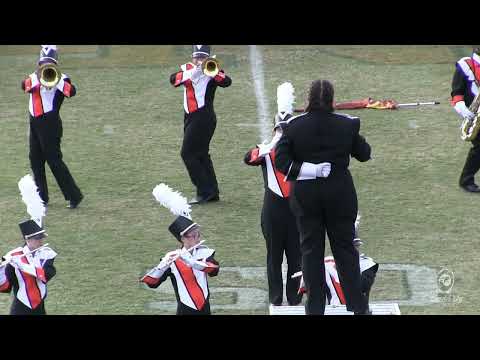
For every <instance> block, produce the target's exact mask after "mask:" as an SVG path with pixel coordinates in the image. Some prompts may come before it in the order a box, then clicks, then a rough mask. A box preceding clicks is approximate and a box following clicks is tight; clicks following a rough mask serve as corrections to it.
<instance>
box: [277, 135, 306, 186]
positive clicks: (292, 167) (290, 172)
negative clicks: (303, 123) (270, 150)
mask: <svg viewBox="0 0 480 360" xmlns="http://www.w3.org/2000/svg"><path fill="white" fill-rule="evenodd" d="M275 167H276V168H277V169H278V171H280V172H281V173H282V174H283V175H285V176H286V177H287V180H295V179H296V178H297V177H298V174H299V173H300V170H301V168H302V163H299V162H297V161H294V159H293V155H292V144H291V141H290V139H289V137H288V135H287V132H286V131H285V130H284V132H283V135H282V137H281V138H280V140H279V141H278V143H277V145H276V147H275Z"/></svg>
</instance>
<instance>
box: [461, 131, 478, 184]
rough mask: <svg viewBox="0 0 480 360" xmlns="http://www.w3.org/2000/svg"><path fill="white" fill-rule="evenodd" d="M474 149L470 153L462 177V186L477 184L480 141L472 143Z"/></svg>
mask: <svg viewBox="0 0 480 360" xmlns="http://www.w3.org/2000/svg"><path fill="white" fill-rule="evenodd" d="M472 145H473V146H472V148H471V149H470V151H469V152H468V155H467V159H466V160H465V165H464V167H463V171H462V174H461V175H460V180H459V183H460V185H462V186H464V185H470V184H473V183H474V182H475V178H474V177H475V174H476V173H477V171H478V170H479V169H480V139H479V138H477V139H475V140H474V141H472Z"/></svg>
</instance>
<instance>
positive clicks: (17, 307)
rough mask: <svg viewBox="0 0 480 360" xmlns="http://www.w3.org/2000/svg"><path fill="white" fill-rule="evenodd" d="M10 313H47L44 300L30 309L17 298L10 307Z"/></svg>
mask: <svg viewBox="0 0 480 360" xmlns="http://www.w3.org/2000/svg"><path fill="white" fill-rule="evenodd" d="M10 315H47V313H46V312H45V305H44V302H43V301H42V303H41V304H40V305H38V306H37V307H36V308H35V309H33V310H32V309H30V308H29V307H28V306H25V305H24V304H23V303H22V302H21V301H20V300H18V299H17V298H15V299H14V300H13V303H12V306H11V308H10Z"/></svg>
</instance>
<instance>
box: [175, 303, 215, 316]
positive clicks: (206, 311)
mask: <svg viewBox="0 0 480 360" xmlns="http://www.w3.org/2000/svg"><path fill="white" fill-rule="evenodd" d="M177 315H211V312H210V302H209V301H208V300H207V302H206V303H205V305H204V306H203V308H202V310H195V309H192V308H191V307H189V306H187V305H185V304H183V303H181V302H180V301H179V302H178V305H177Z"/></svg>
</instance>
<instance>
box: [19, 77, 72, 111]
mask: <svg viewBox="0 0 480 360" xmlns="http://www.w3.org/2000/svg"><path fill="white" fill-rule="evenodd" d="M22 90H23V91H25V93H28V94H30V101H29V104H28V110H29V112H30V115H31V116H32V117H33V118H37V117H41V116H42V115H45V114H49V113H52V114H56V115H58V113H59V112H60V108H61V106H62V103H63V99H64V98H65V97H72V96H75V94H76V89H75V86H73V85H72V83H71V81H70V79H69V77H68V76H67V75H65V74H62V77H61V79H60V81H59V82H58V84H57V86H56V87H54V88H51V89H47V88H45V87H43V86H41V85H40V81H39V80H38V76H37V73H35V72H34V73H32V74H30V75H29V76H28V78H27V79H25V80H23V81H22Z"/></svg>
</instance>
